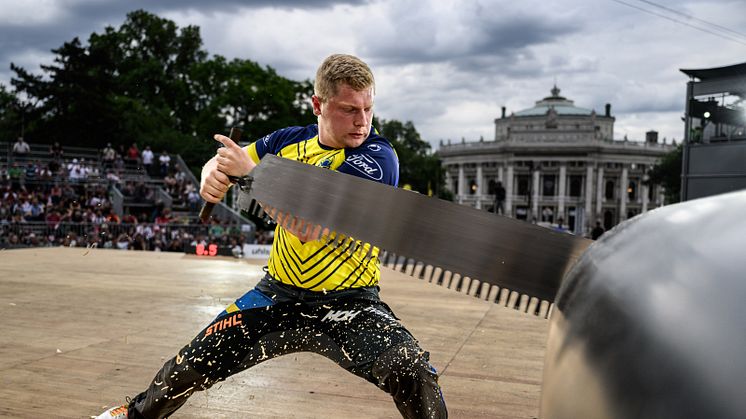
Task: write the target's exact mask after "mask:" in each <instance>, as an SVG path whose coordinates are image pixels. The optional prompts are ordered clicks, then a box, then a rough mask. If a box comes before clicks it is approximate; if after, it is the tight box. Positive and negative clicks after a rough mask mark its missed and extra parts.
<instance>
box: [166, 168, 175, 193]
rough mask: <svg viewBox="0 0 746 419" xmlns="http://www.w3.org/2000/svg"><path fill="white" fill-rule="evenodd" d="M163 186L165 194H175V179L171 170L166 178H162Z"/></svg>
mask: <svg viewBox="0 0 746 419" xmlns="http://www.w3.org/2000/svg"><path fill="white" fill-rule="evenodd" d="M163 186H165V188H164V189H166V192H168V194H169V195H171V196H175V195H176V192H177V187H176V186H177V185H176V178H175V177H174V175H173V170H170V171H169V172H168V173H167V174H166V176H165V177H164V178H163Z"/></svg>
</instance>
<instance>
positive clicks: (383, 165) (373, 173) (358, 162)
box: [337, 139, 399, 187]
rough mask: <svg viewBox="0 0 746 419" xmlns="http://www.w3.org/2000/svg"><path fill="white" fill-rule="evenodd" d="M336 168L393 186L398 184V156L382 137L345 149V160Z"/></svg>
mask: <svg viewBox="0 0 746 419" xmlns="http://www.w3.org/2000/svg"><path fill="white" fill-rule="evenodd" d="M337 170H338V171H339V172H342V173H347V174H350V175H353V176H357V177H361V178H363V179H368V180H373V181H376V182H380V183H384V184H386V185H391V186H394V187H396V186H398V185H399V158H398V157H397V156H396V152H395V151H394V149H393V147H391V145H390V144H389V143H388V141H385V140H382V139H381V140H377V141H373V142H370V143H366V144H363V145H362V146H360V147H358V148H355V149H350V150H347V151H346V153H345V161H344V163H342V165H341V166H339V168H338V169H337Z"/></svg>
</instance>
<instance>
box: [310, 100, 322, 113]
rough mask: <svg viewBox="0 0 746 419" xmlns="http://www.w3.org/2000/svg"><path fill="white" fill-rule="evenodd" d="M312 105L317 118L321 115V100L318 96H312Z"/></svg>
mask: <svg viewBox="0 0 746 419" xmlns="http://www.w3.org/2000/svg"><path fill="white" fill-rule="evenodd" d="M311 104H312V105H313V114H314V115H316V116H319V115H321V99H319V97H318V96H316V95H313V96H311Z"/></svg>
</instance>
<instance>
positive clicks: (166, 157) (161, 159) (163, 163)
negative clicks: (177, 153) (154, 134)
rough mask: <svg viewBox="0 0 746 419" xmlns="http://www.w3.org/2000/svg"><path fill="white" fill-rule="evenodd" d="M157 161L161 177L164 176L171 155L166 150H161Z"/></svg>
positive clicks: (169, 165)
mask: <svg viewBox="0 0 746 419" xmlns="http://www.w3.org/2000/svg"><path fill="white" fill-rule="evenodd" d="M158 163H159V164H160V167H161V171H160V173H161V177H165V176H166V174H167V173H168V169H169V168H170V167H171V156H169V155H168V152H166V150H163V152H162V153H161V155H160V157H158Z"/></svg>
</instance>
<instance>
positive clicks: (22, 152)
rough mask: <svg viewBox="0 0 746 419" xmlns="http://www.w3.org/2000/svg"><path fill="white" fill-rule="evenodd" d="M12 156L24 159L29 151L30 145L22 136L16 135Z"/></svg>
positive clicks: (19, 159) (20, 159)
mask: <svg viewBox="0 0 746 419" xmlns="http://www.w3.org/2000/svg"><path fill="white" fill-rule="evenodd" d="M11 151H12V152H13V158H14V159H16V160H18V161H24V160H25V159H26V156H28V154H29V153H30V152H31V146H29V144H28V143H27V142H26V141H24V139H23V137H18V139H17V140H16V142H15V143H13V148H12V150H11Z"/></svg>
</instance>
